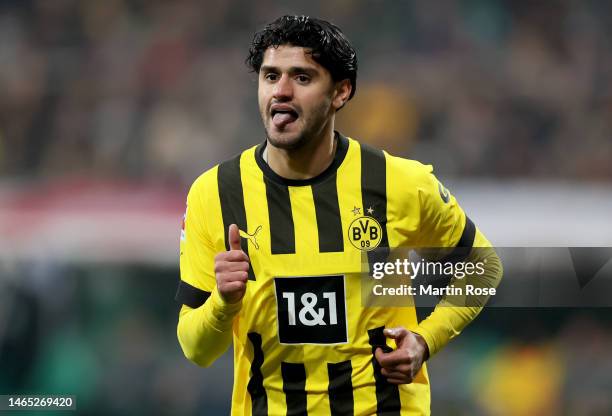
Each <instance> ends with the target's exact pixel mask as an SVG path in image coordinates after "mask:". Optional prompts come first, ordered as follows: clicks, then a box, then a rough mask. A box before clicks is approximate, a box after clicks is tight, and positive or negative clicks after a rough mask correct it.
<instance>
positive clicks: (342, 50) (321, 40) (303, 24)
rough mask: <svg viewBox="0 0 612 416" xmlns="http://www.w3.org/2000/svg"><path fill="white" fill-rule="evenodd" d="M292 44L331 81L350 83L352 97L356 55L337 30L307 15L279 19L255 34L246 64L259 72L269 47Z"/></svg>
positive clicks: (330, 24)
mask: <svg viewBox="0 0 612 416" xmlns="http://www.w3.org/2000/svg"><path fill="white" fill-rule="evenodd" d="M281 45H293V46H300V47H303V48H307V49H309V51H310V54H311V56H312V59H314V60H315V61H316V62H317V63H319V64H320V65H321V66H323V67H324V68H325V69H327V70H328V71H329V72H330V74H331V77H332V79H333V80H334V81H335V82H337V81H342V80H343V79H348V80H349V82H350V83H351V87H352V88H351V95H350V96H349V100H350V99H351V98H353V95H355V90H356V89H357V54H356V53H355V49H353V47H352V46H351V43H350V42H349V40H348V39H347V38H346V36H344V34H343V33H342V31H341V30H340V28H338V27H337V26H335V25H334V24H332V23H329V22H326V21H325V20H321V19H315V18H313V17H309V16H289V15H287V16H282V17H279V18H278V19H276V20H275V21H273V22H272V23H270V24H268V25H266V27H265V28H264V29H263V30H260V31H259V32H257V33H255V36H254V37H253V42H252V43H251V47H250V49H249V56H248V57H247V59H246V64H247V66H249V67H250V68H251V70H252V71H253V72H259V69H260V68H261V64H262V62H263V56H264V53H265V52H266V50H267V49H268V48H269V47H275V48H276V47H278V46H281Z"/></svg>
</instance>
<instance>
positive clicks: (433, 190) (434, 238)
mask: <svg viewBox="0 0 612 416" xmlns="http://www.w3.org/2000/svg"><path fill="white" fill-rule="evenodd" d="M421 167H422V168H421V169H420V172H419V175H417V188H418V199H419V206H420V224H419V238H418V246H419V247H424V248H442V247H444V248H452V247H459V248H469V247H472V246H473V244H474V237H475V233H476V227H475V226H474V223H473V222H472V221H471V220H470V219H469V218H468V217H467V216H466V215H465V213H464V212H463V210H462V209H461V207H460V206H459V203H458V202H457V200H456V199H455V197H454V196H453V195H452V194H451V193H450V192H449V191H448V189H446V188H445V187H444V185H442V183H441V182H440V181H439V180H438V179H437V178H436V177H435V175H434V174H433V168H432V167H431V165H421Z"/></svg>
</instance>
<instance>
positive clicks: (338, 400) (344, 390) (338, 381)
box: [327, 360, 354, 416]
mask: <svg viewBox="0 0 612 416" xmlns="http://www.w3.org/2000/svg"><path fill="white" fill-rule="evenodd" d="M352 371H353V367H352V365H351V360H348V361H342V362H340V363H327V375H328V377H329V388H328V391H329V407H330V409H331V415H332V416H353V413H354V404H353V382H352V380H351V373H352Z"/></svg>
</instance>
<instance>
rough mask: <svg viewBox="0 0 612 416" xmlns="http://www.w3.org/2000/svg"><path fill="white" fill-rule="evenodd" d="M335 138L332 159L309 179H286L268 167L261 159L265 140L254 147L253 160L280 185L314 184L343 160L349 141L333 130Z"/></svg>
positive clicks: (331, 173) (327, 175)
mask: <svg viewBox="0 0 612 416" xmlns="http://www.w3.org/2000/svg"><path fill="white" fill-rule="evenodd" d="M334 133H335V137H336V140H338V145H337V146H336V154H335V155H334V160H333V161H332V163H331V164H330V165H329V166H328V167H327V169H325V170H324V171H323V172H321V173H320V174H318V175H317V176H314V177H312V178H309V179H287V178H283V177H282V176H280V175H278V174H277V173H276V172H274V171H273V170H272V168H270V166H269V165H268V164H267V163H266V161H265V160H264V159H263V151H264V149H265V148H266V145H267V143H268V142H267V141H264V142H263V143H260V144H259V145H258V146H257V148H256V149H255V160H256V162H257V165H258V166H259V168H260V169H261V170H262V171H263V173H264V175H265V176H266V177H267V178H268V179H270V180H272V181H274V182H277V183H279V184H281V185H285V186H306V185H314V184H315V183H319V182H323V181H324V180H325V179H327V178H328V177H330V176H331V175H333V174H334V173H336V170H338V167H339V166H340V165H341V164H342V162H343V161H344V157H345V156H346V153H347V151H348V147H349V142H348V139H347V138H346V137H344V136H343V135H342V134H340V133H339V132H337V131H336V132H334Z"/></svg>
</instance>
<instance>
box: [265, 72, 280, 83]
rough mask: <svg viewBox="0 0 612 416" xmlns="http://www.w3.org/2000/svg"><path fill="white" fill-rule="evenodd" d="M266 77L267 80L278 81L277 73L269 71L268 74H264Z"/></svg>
mask: <svg viewBox="0 0 612 416" xmlns="http://www.w3.org/2000/svg"><path fill="white" fill-rule="evenodd" d="M264 79H265V80H266V81H276V80H277V79H278V75H277V74H275V73H274V72H268V73H267V74H265V75H264Z"/></svg>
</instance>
